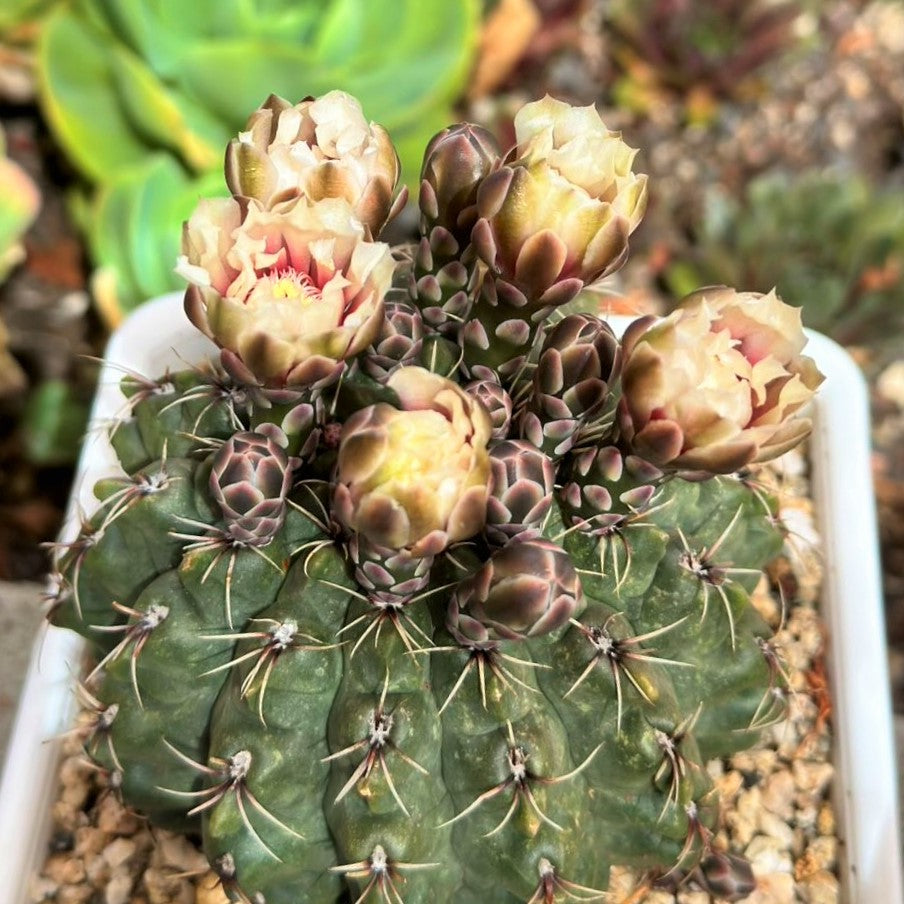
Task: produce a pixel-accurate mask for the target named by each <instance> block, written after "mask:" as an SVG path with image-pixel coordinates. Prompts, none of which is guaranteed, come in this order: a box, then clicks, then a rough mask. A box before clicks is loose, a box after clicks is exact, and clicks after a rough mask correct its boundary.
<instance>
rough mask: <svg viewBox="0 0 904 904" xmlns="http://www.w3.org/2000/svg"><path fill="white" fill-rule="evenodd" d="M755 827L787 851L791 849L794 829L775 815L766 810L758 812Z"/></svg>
mask: <svg viewBox="0 0 904 904" xmlns="http://www.w3.org/2000/svg"><path fill="white" fill-rule="evenodd" d="M757 826H758V828H759V830H760V831H761V832H762V833H763V834H764V835H768V836H769V837H770V838H774V839H775V840H776V841H778V842H780V843H781V844H782V846H783V847H785V848H788V849H790V848H792V847H793V845H794V829H793V828H792V827H791V826H790V825H789V824H788V823H787V822H786V821H785V820H784V819H780V818H779V817H778V816H776V815H775V813H770V812H769V811H768V810H760V811H759V813H758V814H757Z"/></svg>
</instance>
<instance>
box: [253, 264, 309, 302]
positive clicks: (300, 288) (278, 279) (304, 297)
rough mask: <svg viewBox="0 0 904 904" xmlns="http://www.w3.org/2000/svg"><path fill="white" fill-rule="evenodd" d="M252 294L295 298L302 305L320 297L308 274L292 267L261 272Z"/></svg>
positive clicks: (277, 297) (276, 297)
mask: <svg viewBox="0 0 904 904" xmlns="http://www.w3.org/2000/svg"><path fill="white" fill-rule="evenodd" d="M253 294H254V295H256V296H258V297H259V296H261V295H269V297H270V298H274V299H285V298H297V299H299V301H300V302H301V304H302V306H303V307H307V305H309V304H313V303H314V302H315V301H320V300H321V297H322V296H321V293H320V290H319V289H318V288H317V286H316V285H315V284H314V281H313V280H312V279H311V276H310V274H308V273H299V272H298V271H297V270H296V269H295V268H294V267H284V268H282V269H280V270H272V271H271V272H270V273H265V274H263V275H262V276H261V278H260V280H259V282H258V284H257V285H256V286H255V288H254V291H253Z"/></svg>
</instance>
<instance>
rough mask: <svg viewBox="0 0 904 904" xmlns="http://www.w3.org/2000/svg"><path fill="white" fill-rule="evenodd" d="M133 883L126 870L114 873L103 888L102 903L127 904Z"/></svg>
mask: <svg viewBox="0 0 904 904" xmlns="http://www.w3.org/2000/svg"><path fill="white" fill-rule="evenodd" d="M134 884H135V883H134V880H133V877H132V876H131V875H130V874H129V872H128V871H126V870H120V871H118V872H116V873H114V874H113V875H112V877H111V878H110V881H109V882H108V883H107V885H106V887H105V888H104V904H129V901H130V900H131V897H132V888H133V886H134Z"/></svg>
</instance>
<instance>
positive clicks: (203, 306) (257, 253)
mask: <svg viewBox="0 0 904 904" xmlns="http://www.w3.org/2000/svg"><path fill="white" fill-rule="evenodd" d="M182 248H183V255H182V256H181V257H180V259H179V264H178V266H177V268H176V270H177V272H178V273H180V274H181V275H182V276H184V277H185V278H186V279H187V280H188V281H189V282H190V283H191V284H192V285H191V287H190V288H189V290H188V292H187V293H186V297H185V307H186V312H187V313H188V316H189V318H190V319H191V321H192V323H194V324H195V326H197V327H198V328H199V329H200V330H202V331H203V332H204V333H206V334H207V335H208V336H210V338H211V339H213V340H214V341H215V342H216V343H217V344H218V345H219V346H221V347H222V348H224V349H227V350H228V351H230V352H232V353H233V354H235V355H236V356H238V358H240V359H241V361H242V362H243V363H244V365H245V366H246V367H247V368H248V369H249V370H250V371H251V372H252V373H253V374H254V375H255V376H256V377H258V378H259V379H261V380H263V381H264V382H266V383H270V384H292V385H312V384H314V383H317V382H320V381H323V380H326V379H329V378H330V377H331V376H334V375H335V374H336V373H338V370H339V369H340V367H341V363H340V362H342V361H343V360H344V359H346V358H349V357H352V356H353V355H356V354H358V352H360V351H363V350H364V349H365V348H367V346H368V345H369V344H370V343H371V342H372V341H373V339H374V338H375V336H376V335H377V333H378V332H379V329H380V325H381V323H382V319H383V298H384V296H385V294H386V291H387V290H388V289H389V286H390V283H391V281H392V275H393V270H394V264H393V260H392V256H391V253H390V249H389V246H388V245H384V244H382V243H379V242H369V241H366V240H365V236H364V228H363V227H362V226H361V224H360V223H358V222H357V220H355V219H354V218H353V216H352V211H351V209H350V207H349V205H348V204H347V203H346V202H345V201H341V200H336V199H331V200H325V201H321V202H320V203H318V204H310V203H308V202H307V201H305V200H304V199H299V200H298V201H296V202H295V203H294V204H293V205H292V206H288V207H284V208H283V209H281V210H280V211H269V210H265V209H264V208H263V207H262V206H261V205H260V204H259V203H258V202H256V201H250V202H248V209H247V213H246V214H245V216H244V218H242V212H241V207H240V205H239V202H237V201H235V200H233V199H225V200H217V201H202V202H201V203H200V204H199V206H198V208H197V210H196V211H195V213H194V214H193V215H192V217H191V219H190V220H189V221H188V222H187V223H186V224H185V228H184V232H183V240H182Z"/></svg>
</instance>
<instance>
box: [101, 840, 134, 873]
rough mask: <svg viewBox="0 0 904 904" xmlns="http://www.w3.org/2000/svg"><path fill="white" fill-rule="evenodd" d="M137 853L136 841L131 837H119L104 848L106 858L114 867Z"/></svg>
mask: <svg viewBox="0 0 904 904" xmlns="http://www.w3.org/2000/svg"><path fill="white" fill-rule="evenodd" d="M134 855H135V842H134V841H132V839H131V838H117V839H115V840H114V841H111V842H110V843H109V844H108V845H107V846H106V847H105V848H104V860H106V861H107V863H109V864H110V866H112V867H113V868H114V869H115V868H116V867H117V866H120V865H122V864H123V863H125V862H126V861H127V860H128V859H129V858H130V857H133V856H134Z"/></svg>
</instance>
